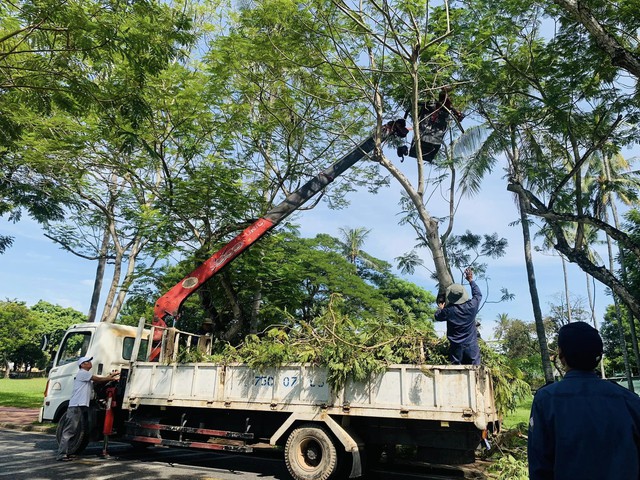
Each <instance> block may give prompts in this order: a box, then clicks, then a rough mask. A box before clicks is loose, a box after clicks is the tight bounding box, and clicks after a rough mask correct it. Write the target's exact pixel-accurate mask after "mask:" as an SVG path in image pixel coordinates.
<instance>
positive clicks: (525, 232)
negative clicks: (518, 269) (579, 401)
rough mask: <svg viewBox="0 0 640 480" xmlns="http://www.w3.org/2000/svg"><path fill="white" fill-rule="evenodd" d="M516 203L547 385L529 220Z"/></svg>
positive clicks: (546, 355) (550, 371)
mask: <svg viewBox="0 0 640 480" xmlns="http://www.w3.org/2000/svg"><path fill="white" fill-rule="evenodd" d="M518 203H519V205H520V208H519V210H520V225H522V240H523V245H524V258H525V264H526V267H527V280H528V282H529V294H530V295H531V306H532V307H533V318H534V319H535V323H536V334H537V336H538V345H539V346H540V356H541V358H542V370H543V373H544V379H545V381H546V382H547V383H549V382H553V380H554V378H553V367H552V365H551V358H550V356H549V346H548V345H547V334H546V332H545V330H544V321H543V318H542V310H541V308H540V296H539V295H538V286H537V284H536V274H535V270H534V268H533V258H532V256H531V232H530V230H529V219H528V218H527V214H526V213H525V209H524V208H523V205H522V203H523V199H522V198H521V196H520V195H518Z"/></svg>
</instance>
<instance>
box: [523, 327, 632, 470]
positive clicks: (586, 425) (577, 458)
mask: <svg viewBox="0 0 640 480" xmlns="http://www.w3.org/2000/svg"><path fill="white" fill-rule="evenodd" d="M602 351H603V348H602V338H600V335H599V334H598V331H597V330H596V329H595V328H593V327H592V326H591V325H589V324H588V323H585V322H573V323H569V324H567V325H565V326H563V327H562V328H561V329H560V331H559V332H558V357H559V358H560V362H561V363H562V366H563V367H564V369H565V370H566V374H565V376H564V378H563V379H562V381H560V382H557V383H551V384H548V385H546V386H544V387H542V388H541V389H540V390H538V392H537V393H536V395H535V397H534V399H533V404H532V405H531V416H530V418H529V436H528V456H529V478H530V479H531V480H542V479H545V480H546V479H573V478H575V479H580V480H590V479H593V480H620V479H634V480H635V479H638V478H640V397H638V395H636V394H635V393H632V392H631V391H629V390H627V389H626V388H624V387H622V386H620V385H618V384H616V383H614V382H610V381H607V380H604V379H602V378H600V377H599V376H598V375H597V374H596V373H595V372H594V370H595V368H596V367H597V366H598V363H599V362H600V359H601V358H602Z"/></svg>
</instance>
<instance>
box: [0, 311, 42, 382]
mask: <svg viewBox="0 0 640 480" xmlns="http://www.w3.org/2000/svg"><path fill="white" fill-rule="evenodd" d="M39 329H40V321H39V319H38V318H37V317H36V316H35V315H34V314H33V312H31V310H29V308H28V307H27V306H26V305H25V304H24V303H23V302H17V301H4V302H0V362H2V364H4V365H5V366H6V365H7V363H8V362H10V361H15V360H17V356H18V355H20V357H22V356H23V354H24V349H25V348H27V346H28V345H30V344H36V345H37V344H38V343H39V342H38V340H39V337H38V330H39ZM7 374H8V372H7Z"/></svg>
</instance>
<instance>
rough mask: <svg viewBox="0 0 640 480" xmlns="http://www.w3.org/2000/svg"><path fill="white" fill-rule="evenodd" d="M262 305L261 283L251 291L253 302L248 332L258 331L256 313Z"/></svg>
mask: <svg viewBox="0 0 640 480" xmlns="http://www.w3.org/2000/svg"><path fill="white" fill-rule="evenodd" d="M261 305H262V283H260V284H259V285H258V286H256V289H255V291H254V292H253V302H251V321H250V323H249V333H258V315H259V313H260V306H261Z"/></svg>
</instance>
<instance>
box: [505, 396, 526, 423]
mask: <svg viewBox="0 0 640 480" xmlns="http://www.w3.org/2000/svg"><path fill="white" fill-rule="evenodd" d="M532 402H533V396H530V397H528V398H526V399H525V400H523V401H522V402H521V403H520V405H518V408H516V410H515V411H514V412H510V413H507V414H506V415H505V416H504V419H503V423H502V426H503V427H504V428H513V427H515V426H516V425H518V424H519V423H525V424H528V423H529V413H530V412H531V403H532Z"/></svg>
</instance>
